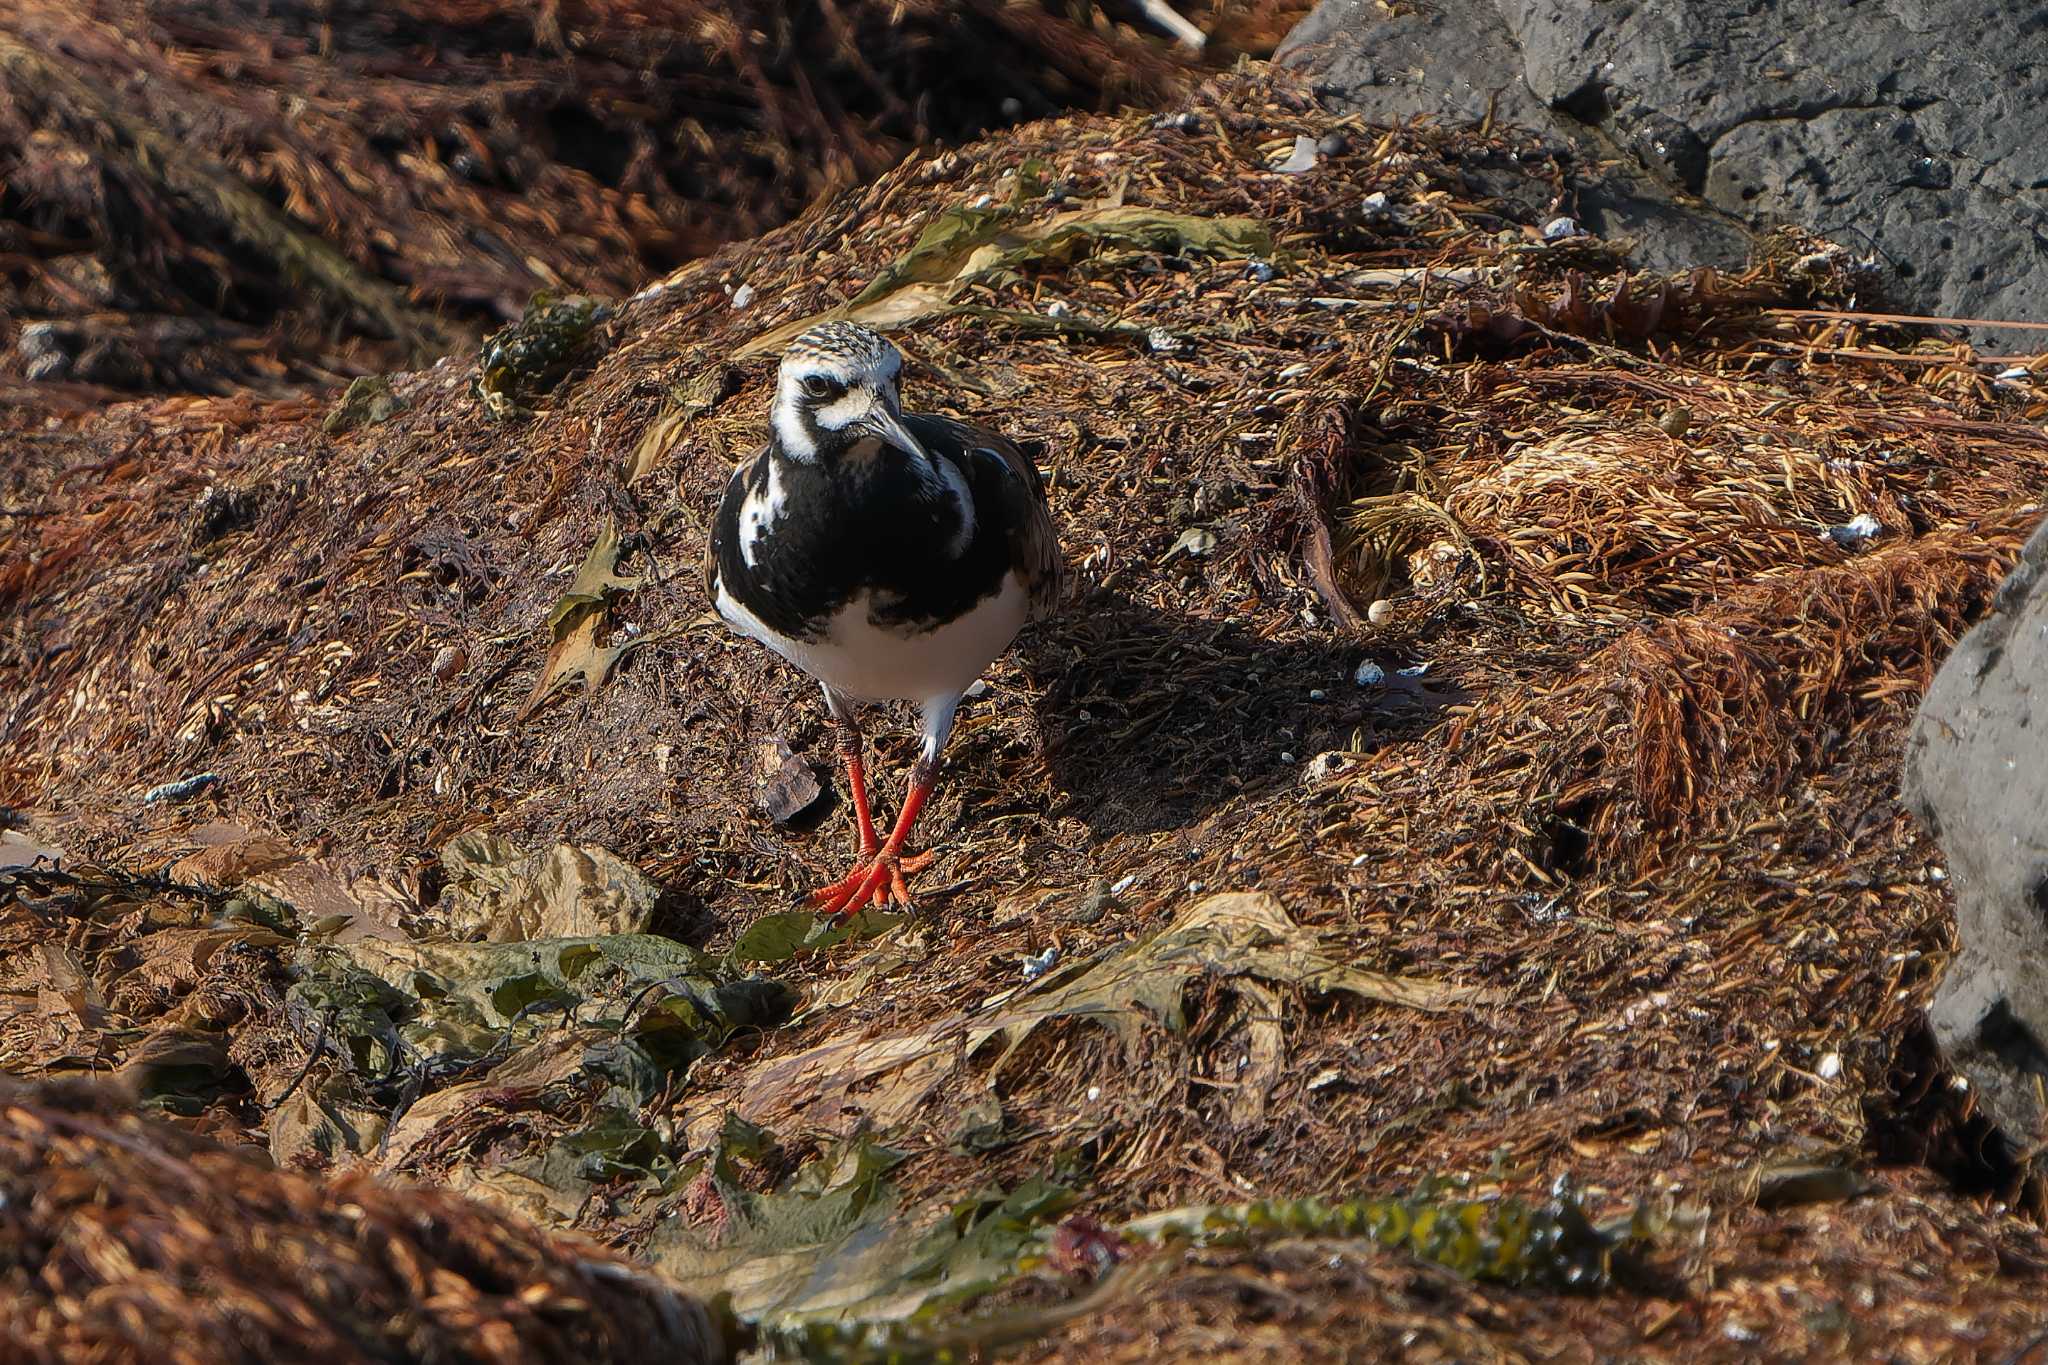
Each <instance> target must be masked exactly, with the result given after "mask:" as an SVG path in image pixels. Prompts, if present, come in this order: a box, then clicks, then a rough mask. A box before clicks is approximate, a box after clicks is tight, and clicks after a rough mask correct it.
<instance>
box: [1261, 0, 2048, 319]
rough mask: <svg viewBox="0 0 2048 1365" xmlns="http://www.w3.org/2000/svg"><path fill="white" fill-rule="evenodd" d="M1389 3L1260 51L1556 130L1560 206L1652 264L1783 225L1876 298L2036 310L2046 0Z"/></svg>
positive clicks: (1389, 109) (1391, 114) (1454, 110)
mask: <svg viewBox="0 0 2048 1365" xmlns="http://www.w3.org/2000/svg"><path fill="white" fill-rule="evenodd" d="M1398 9H1399V12H1398V13H1396V12H1392V11H1390V9H1389V7H1386V6H1383V5H1381V4H1379V3H1378V2H1377V0H1323V3H1322V4H1321V5H1319V6H1318V7H1317V8H1316V10H1315V11H1314V12H1313V13H1311V14H1310V15H1309V17H1308V18H1307V19H1305V20H1303V21H1302V23H1301V25H1300V26H1299V27H1298V28H1296V29H1295V31H1294V32H1293V33H1292V34H1291V35H1290V36H1289V37H1288V40H1287V42H1286V43H1285V44H1284V45H1283V46H1282V48H1281V50H1280V53H1279V59H1280V60H1281V61H1283V62H1285V63H1287V64H1289V65H1293V66H1297V67H1300V68H1302V69H1304V70H1305V71H1307V72H1309V73H1310V74H1311V75H1312V76H1313V77H1314V78H1315V79H1316V80H1317V82H1318V84H1319V85H1320V86H1321V87H1322V88H1323V89H1324V90H1325V92H1326V93H1327V94H1329V95H1331V96H1333V97H1335V98H1336V100H1337V101H1338V102H1339V103H1340V104H1342V105H1344V106H1347V107H1350V108H1354V109H1357V110H1359V111H1361V112H1363V113H1365V114H1367V115H1368V116H1372V117H1379V118H1406V117H1409V116H1412V115H1415V114H1432V115H1438V116H1444V117H1450V118H1457V119H1478V118H1481V117H1484V116H1485V115H1486V113H1487V112H1488V109H1489V105H1490V106H1491V108H1492V110H1493V113H1494V115H1495V117H1496V118H1499V119H1504V120H1507V121H1509V122H1513V123H1517V124H1521V125H1524V126H1526V127H1530V128H1533V129H1536V130H1537V131H1539V132H1541V133H1544V134H1546V135H1548V136H1552V137H1555V138H1557V139H1559V140H1561V141H1563V142H1565V143H1567V144H1569V145H1570V146H1571V147H1572V148H1573V150H1574V151H1575V152H1576V154H1577V156H1578V159H1579V161H1580V163H1581V164H1582V165H1583V166H1585V167H1586V168H1587V169H1588V170H1589V172H1592V174H1591V176H1590V179H1589V181H1588V183H1587V185H1586V187H1585V188H1584V189H1583V190H1582V192H1581V196H1580V201H1579V202H1578V203H1577V204H1574V205H1567V206H1566V207H1565V209H1564V211H1566V212H1573V213H1575V214H1576V216H1577V217H1578V218H1579V219H1580V220H1581V222H1583V223H1584V224H1585V225H1586V226H1588V227H1591V228H1593V229H1594V230H1595V231H1599V232H1602V233H1603V234H1606V235H1612V236H1624V235H1626V236H1634V237H1636V238H1637V239H1638V240H1639V243H1640V256H1641V259H1643V261H1644V262H1645V263H1646V264H1649V265H1651V266H1653V267H1655V268H1658V269H1676V268H1680V267H1684V266H1691V265H1702V264H1704V265H1734V264H1739V263H1740V262H1741V260H1742V256H1743V250H1744V244H1745V241H1746V239H1747V236H1748V234H1749V232H1750V230H1752V229H1756V228H1762V227H1768V226H1771V225H1773V224H1777V223H1795V224H1798V225H1800V226H1802V227H1806V228H1809V229H1811V230H1813V231H1815V232H1818V233H1820V234H1821V235H1823V236H1826V237H1829V238H1831V239H1833V240H1836V241H1839V242H1841V243H1843V244H1844V245H1846V246H1850V247H1853V248H1855V249H1857V250H1859V251H1868V252H1870V253H1872V254H1874V255H1876V256H1877V257H1878V258H1879V259H1881V260H1882V261H1884V262H1885V263H1886V264H1888V265H1889V266H1890V267H1891V270H1892V272H1893V276H1894V282H1895V283H1894V289H1893V293H1894V301H1895V302H1897V303H1899V304H1901V305H1903V306H1904V307H1906V308H1909V309H1911V310H1913V311H1915V312H1923V313H1938V314H1941V315H1944V316H1953V317H1991V318H2015V319H2022V320H2036V321H2038V320H2040V319H2041V318H2042V317H2043V315H2044V304H2048V11H2043V10H2041V9H2040V8H2038V7H2035V6H2029V5H2013V4H2010V3H2004V2H2003V0H1884V2H1883V3H1869V2H1867V0H1866V3H1843V0H1609V3H1602V4H1586V3H1583V2H1582V0H1570V2H1562V0H1413V3H1409V4H1403V5H1401V6H1399V7H1398ZM1601 163H1608V164H1606V165H1605V166H1604V167H1603V166H1602V165H1601ZM1595 168H1599V169H1597V170H1596V169H1595ZM2013 335H2016V334H2008V336H2007V337H1999V338H1997V340H1999V341H2001V342H2003V341H2006V340H2008V339H2010V338H2011V337H2012V336H2013ZM2029 349H2032V348H2029Z"/></svg>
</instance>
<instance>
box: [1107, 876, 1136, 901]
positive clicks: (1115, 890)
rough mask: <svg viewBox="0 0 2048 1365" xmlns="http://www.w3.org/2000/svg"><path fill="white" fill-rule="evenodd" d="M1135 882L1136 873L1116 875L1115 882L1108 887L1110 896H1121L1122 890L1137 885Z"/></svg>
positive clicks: (1124, 890)
mask: <svg viewBox="0 0 2048 1365" xmlns="http://www.w3.org/2000/svg"><path fill="white" fill-rule="evenodd" d="M1137 882H1138V874H1137V873H1135V872H1131V873H1127V874H1126V875H1124V876H1121V877H1118V878H1117V879H1116V882H1115V884H1114V885H1112V886H1111V887H1110V888H1109V894H1110V895H1112V896H1121V895H1122V894H1123V893H1124V892H1126V891H1128V890H1130V889H1131V888H1132V887H1133V886H1135V885H1137Z"/></svg>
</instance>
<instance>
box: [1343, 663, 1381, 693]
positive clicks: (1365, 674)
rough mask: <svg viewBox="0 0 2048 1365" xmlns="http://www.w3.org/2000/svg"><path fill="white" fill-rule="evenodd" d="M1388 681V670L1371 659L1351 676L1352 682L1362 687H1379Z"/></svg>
mask: <svg viewBox="0 0 2048 1365" xmlns="http://www.w3.org/2000/svg"><path fill="white" fill-rule="evenodd" d="M1386 680H1387V670H1386V669H1384V668H1381V667H1380V666H1379V665H1378V664H1376V663H1374V662H1373V661H1372V660H1371V659H1367V660H1366V661H1365V662H1364V663H1362V664H1360V665H1359V666H1358V671H1357V672H1356V673H1353V674H1352V675H1351V681H1353V682H1355V683H1357V684H1358V685H1359V686H1360V687H1378V686H1379V685H1380V684H1381V683H1383V682H1385V681H1386Z"/></svg>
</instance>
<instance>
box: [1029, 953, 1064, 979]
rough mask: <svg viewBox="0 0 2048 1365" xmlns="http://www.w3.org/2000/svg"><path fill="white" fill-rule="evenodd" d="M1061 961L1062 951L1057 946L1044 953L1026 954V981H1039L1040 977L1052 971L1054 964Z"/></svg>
mask: <svg viewBox="0 0 2048 1365" xmlns="http://www.w3.org/2000/svg"><path fill="white" fill-rule="evenodd" d="M1059 960H1060V950H1059V948H1058V947H1057V946H1055V947H1051V948H1047V949H1046V950H1045V951H1044V952H1042V953H1026V954H1025V955H1024V979H1025V980H1026V981H1036V980H1038V978H1039V977H1041V976H1044V975H1045V974H1046V973H1047V972H1049V971H1051V970H1052V965H1053V963H1055V962H1058V961H1059Z"/></svg>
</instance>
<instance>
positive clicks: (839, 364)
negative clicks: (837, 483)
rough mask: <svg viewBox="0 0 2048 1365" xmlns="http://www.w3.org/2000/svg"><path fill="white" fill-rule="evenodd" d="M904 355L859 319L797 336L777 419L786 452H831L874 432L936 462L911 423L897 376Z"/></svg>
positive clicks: (785, 366)
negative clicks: (912, 430) (898, 392)
mask: <svg viewBox="0 0 2048 1365" xmlns="http://www.w3.org/2000/svg"><path fill="white" fill-rule="evenodd" d="M902 374H903V355H902V353H901V352H899V351H898V350H897V349H896V348H895V347H894V346H892V345H890V344H889V343H888V342H887V341H885V340H884V339H883V338H882V337H881V336H880V335H878V334H877V333H875V332H871V331H869V330H868V329H867V328H865V327H862V326H860V325H859V324H857V323H852V322H821V323H819V324H818V325H817V326H815V327H812V328H810V329H808V330H807V331H805V332H804V333H803V334H802V335H800V336H798V337H797V339H796V340H795V341H793V342H791V343H790V344H789V350H787V351H786V352H784V353H783V357H782V371H781V374H780V377H779V381H778V384H777V387H776V390H775V410H774V414H773V420H774V423H775V434H776V437H777V438H778V440H779V441H780V443H781V445H782V450H783V453H784V454H786V455H788V456H790V457H791V458H792V459H798V460H829V459H833V458H836V457H837V456H839V455H842V454H844V453H845V452H846V451H848V450H849V449H851V448H853V447H854V446H855V445H858V444H859V443H860V442H862V441H864V440H868V439H871V438H872V439H878V440H880V441H881V442H882V444H883V446H885V447H888V448H893V449H896V450H900V451H903V452H904V453H906V454H908V455H911V456H914V457H915V458H917V459H920V460H923V461H925V462H926V463H930V461H931V456H930V454H929V453H928V452H927V451H926V450H925V448H924V446H923V444H921V443H920V442H919V441H918V439H917V437H915V436H913V435H911V433H910V431H909V429H908V428H906V427H905V426H904V425H903V407H902V404H901V401H900V400H899V399H898V398H897V396H896V384H897V381H898V379H899V378H901V376H902Z"/></svg>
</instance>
